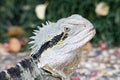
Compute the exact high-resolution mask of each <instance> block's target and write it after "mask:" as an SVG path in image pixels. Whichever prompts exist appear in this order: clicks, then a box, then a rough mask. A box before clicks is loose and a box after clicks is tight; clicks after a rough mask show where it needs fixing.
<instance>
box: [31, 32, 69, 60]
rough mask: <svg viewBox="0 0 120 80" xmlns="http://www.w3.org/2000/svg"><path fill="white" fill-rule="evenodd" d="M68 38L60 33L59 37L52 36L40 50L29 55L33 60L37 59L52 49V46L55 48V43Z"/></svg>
mask: <svg viewBox="0 0 120 80" xmlns="http://www.w3.org/2000/svg"><path fill="white" fill-rule="evenodd" d="M67 36H68V34H67V33H64V32H62V33H61V34H59V35H56V36H54V37H53V38H52V39H51V40H49V41H47V42H45V43H44V44H43V45H42V46H41V47H40V49H39V50H38V52H37V53H35V54H33V55H31V56H32V57H33V59H38V58H39V57H40V56H41V54H42V53H43V52H44V51H45V50H47V49H48V48H52V47H53V46H55V45H56V44H57V43H59V42H60V41H63V40H64V39H66V38H67Z"/></svg>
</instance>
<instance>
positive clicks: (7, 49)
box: [0, 0, 120, 69]
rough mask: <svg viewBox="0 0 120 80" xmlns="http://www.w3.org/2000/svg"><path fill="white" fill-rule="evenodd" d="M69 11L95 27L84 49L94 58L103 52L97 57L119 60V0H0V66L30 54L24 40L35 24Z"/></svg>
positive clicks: (63, 15) (29, 34)
mask: <svg viewBox="0 0 120 80" xmlns="http://www.w3.org/2000/svg"><path fill="white" fill-rule="evenodd" d="M72 14H80V15H82V16H83V17H85V18H87V19H88V20H89V21H91V22H92V23H93V25H94V27H95V29H96V36H95V37H94V39H92V41H91V42H89V43H88V44H87V45H86V46H85V47H84V48H83V49H85V50H87V51H88V52H90V53H91V54H92V57H93V56H94V58H95V57H96V56H97V57H100V56H98V55H103V56H102V58H100V59H101V60H103V59H104V58H105V60H106V59H108V60H107V62H109V61H110V59H111V56H114V58H115V60H116V61H119V63H120V60H118V56H120V49H119V46H120V0H84V1H83V0H0V55H1V56H0V59H1V61H0V63H1V65H0V68H1V69H4V68H5V67H4V66H2V64H3V63H4V65H7V68H8V67H11V66H13V65H14V64H12V62H9V61H12V60H13V61H15V59H16V58H17V60H20V59H22V58H23V57H25V56H26V54H24V53H28V54H29V46H30V45H28V44H27V43H28V42H29V37H30V36H32V35H33V33H32V32H33V30H35V29H37V26H41V24H42V23H45V21H48V20H49V21H51V22H56V21H57V20H58V19H60V18H63V17H68V16H70V15H72ZM41 27H42V26H41ZM110 53H111V54H110ZM6 55H9V58H8V56H7V57H6ZM13 56H14V57H13ZM90 56H91V55H90ZM116 56H117V57H116ZM17 60H16V61H17ZM6 61H7V62H6ZM84 61H85V57H84ZM97 63H98V62H97ZM103 63H104V61H103ZM115 64H118V63H116V62H115ZM104 65H105V64H104Z"/></svg>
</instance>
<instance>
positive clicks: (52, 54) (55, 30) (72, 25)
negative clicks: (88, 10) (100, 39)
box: [30, 14, 95, 80]
mask: <svg viewBox="0 0 120 80" xmlns="http://www.w3.org/2000/svg"><path fill="white" fill-rule="evenodd" d="M46 24H47V25H43V26H44V27H43V28H39V30H36V31H35V33H34V34H35V36H33V37H31V38H32V39H33V41H32V42H30V43H33V44H34V45H33V46H32V47H31V48H32V53H31V54H32V57H33V59H37V60H39V61H38V63H37V64H38V67H39V68H42V69H44V70H47V71H48V72H51V73H52V74H53V75H54V76H58V77H61V78H62V80H69V77H70V75H71V73H72V72H73V71H74V70H75V69H76V68H77V65H78V64H79V62H80V52H81V48H82V46H83V45H85V44H86V43H87V42H88V41H89V40H91V39H92V38H93V37H94V35H95V29H94V27H93V25H92V23H91V22H90V21H88V20H87V19H85V18H83V17H82V16H80V15H78V14H74V15H72V16H70V17H68V18H62V19H60V20H58V21H57V22H56V23H51V22H47V23H46ZM43 34H44V35H43Z"/></svg>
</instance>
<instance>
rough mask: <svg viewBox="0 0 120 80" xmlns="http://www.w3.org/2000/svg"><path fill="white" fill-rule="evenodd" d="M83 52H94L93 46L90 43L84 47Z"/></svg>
mask: <svg viewBox="0 0 120 80" xmlns="http://www.w3.org/2000/svg"><path fill="white" fill-rule="evenodd" d="M82 50H86V51H92V50H93V47H92V44H91V43H90V42H88V43H87V44H86V45H85V46H83V48H82Z"/></svg>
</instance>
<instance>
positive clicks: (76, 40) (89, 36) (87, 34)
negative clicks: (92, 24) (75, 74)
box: [68, 28, 96, 44]
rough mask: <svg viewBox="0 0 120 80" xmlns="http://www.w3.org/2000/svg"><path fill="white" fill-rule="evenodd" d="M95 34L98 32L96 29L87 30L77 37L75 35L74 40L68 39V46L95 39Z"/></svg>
mask: <svg viewBox="0 0 120 80" xmlns="http://www.w3.org/2000/svg"><path fill="white" fill-rule="evenodd" d="M95 33H96V31H95V29H94V28H89V29H85V30H83V31H82V32H79V33H78V34H77V35H74V36H73V38H71V39H69V38H68V44H75V43H79V42H82V41H83V40H84V39H88V41H89V40H91V39H92V38H93V37H94V35H95Z"/></svg>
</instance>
